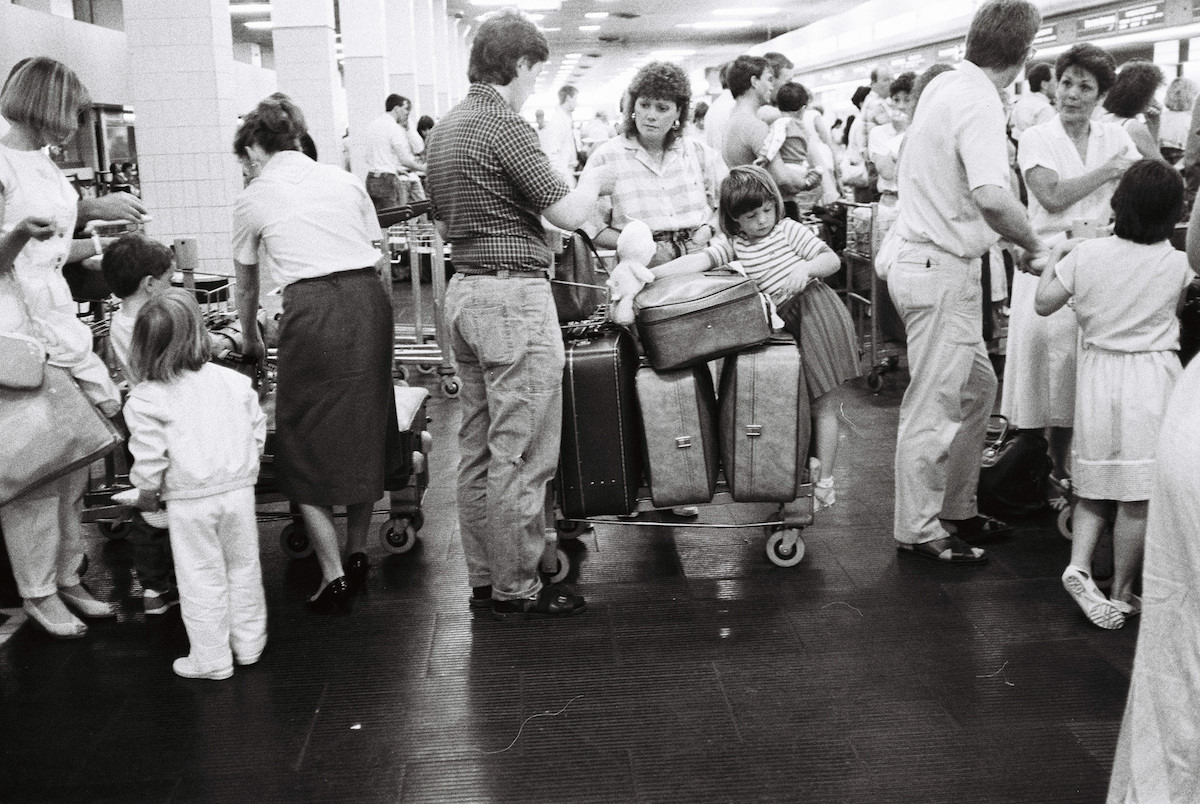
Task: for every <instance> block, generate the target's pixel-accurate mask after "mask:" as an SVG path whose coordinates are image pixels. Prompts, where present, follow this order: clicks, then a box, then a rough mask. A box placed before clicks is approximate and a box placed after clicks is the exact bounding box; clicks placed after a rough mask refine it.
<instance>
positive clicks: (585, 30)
mask: <svg viewBox="0 0 1200 804" xmlns="http://www.w3.org/2000/svg"><path fill="white" fill-rule="evenodd" d="M579 30H580V31H581V32H583V33H590V32H592V31H598V30H600V26H599V25H580V26H579Z"/></svg>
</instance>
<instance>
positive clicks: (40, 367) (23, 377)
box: [0, 333, 46, 391]
mask: <svg viewBox="0 0 1200 804" xmlns="http://www.w3.org/2000/svg"><path fill="white" fill-rule="evenodd" d="M45 371H46V350H45V349H44V348H42V344H41V343H40V342H39V341H38V340H37V339H35V338H31V337H29V336H28V335H19V334H17V333H8V334H0V388H5V389H9V390H12V391H32V390H34V389H35V388H40V387H41V386H42V378H43V376H45Z"/></svg>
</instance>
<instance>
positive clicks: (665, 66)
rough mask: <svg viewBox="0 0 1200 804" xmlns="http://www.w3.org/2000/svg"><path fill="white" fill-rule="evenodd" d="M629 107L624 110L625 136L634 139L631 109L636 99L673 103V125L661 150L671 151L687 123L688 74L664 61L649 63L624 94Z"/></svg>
mask: <svg viewBox="0 0 1200 804" xmlns="http://www.w3.org/2000/svg"><path fill="white" fill-rule="evenodd" d="M625 97H626V98H628V103H627V105H626V106H625V136H627V137H636V136H637V126H636V125H635V124H634V122H633V114H634V107H635V106H636V105H637V102H638V98H645V99H647V100H664V101H670V102H671V103H674V104H675V106H676V110H677V112H678V116H677V117H676V118H675V122H676V124H677V125H675V126H674V127H673V128H672V129H671V130H670V131H668V132H667V136H666V137H665V138H664V139H663V147H665V148H670V147H671V145H672V143H674V142H675V140H676V139H678V138H679V136H680V133H681V132H682V131H683V127H684V125H686V124H687V121H688V110H689V109H690V108H691V103H692V85H691V83H690V82H689V81H688V77H687V73H685V72H684V71H683V68H682V67H680V66H679V65H677V64H671V63H670V62H666V61H652V62H650V63H649V64H647V65H646V66H645V67H643V68H642V69H640V70H638V72H637V75H635V76H634V77H633V81H632V82H631V83H630V84H629V90H628V91H627V92H626V93H625Z"/></svg>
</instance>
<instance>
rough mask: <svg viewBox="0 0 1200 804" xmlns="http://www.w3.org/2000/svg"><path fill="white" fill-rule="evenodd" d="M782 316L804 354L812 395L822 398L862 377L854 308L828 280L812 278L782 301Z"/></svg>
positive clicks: (810, 393)
mask: <svg viewBox="0 0 1200 804" xmlns="http://www.w3.org/2000/svg"><path fill="white" fill-rule="evenodd" d="M778 312H779V317H780V318H782V319H783V322H784V324H785V325H786V329H787V331H788V332H790V333H791V334H792V337H794V338H795V339H796V345H797V346H798V347H799V348H800V353H801V354H803V355H804V377H805V379H806V381H807V382H808V398H809V399H810V400H811V399H819V398H820V397H822V396H824V395H825V394H827V393H829V392H830V391H832V390H833V389H834V388H837V387H838V386H839V385H841V384H842V383H844V382H846V381H847V380H853V379H854V378H855V377H859V376H861V374H862V371H861V370H860V369H859V363H858V343H857V339H856V338H855V335H854V322H853V321H852V320H851V319H850V312H849V311H848V310H847V309H846V305H844V304H842V300H841V299H839V298H838V295H837V294H836V293H834V292H833V291H832V290H830V288H829V286H828V285H826V284H825V283H824V282H821V281H819V280H818V281H815V282H810V283H809V285H808V287H806V288H805V289H804V290H803V291H801V292H800V293H799V294H798V295H796V296H793V297H792V298H790V299H788V300H787V301H785V302H784V303H783V304H781V305H779V308H778Z"/></svg>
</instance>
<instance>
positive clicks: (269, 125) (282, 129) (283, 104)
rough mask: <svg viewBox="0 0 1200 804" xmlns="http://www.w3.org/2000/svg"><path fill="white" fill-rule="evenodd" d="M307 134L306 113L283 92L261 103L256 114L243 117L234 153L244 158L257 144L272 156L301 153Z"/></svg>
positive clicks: (234, 139)
mask: <svg viewBox="0 0 1200 804" xmlns="http://www.w3.org/2000/svg"><path fill="white" fill-rule="evenodd" d="M307 133H308V128H307V126H306V125H305V122H304V113H303V112H302V111H300V107H299V106H297V105H296V104H295V103H294V102H293V101H292V99H291V98H289V97H288V96H287V95H284V94H283V93H282V92H276V93H275V94H273V95H268V96H267V97H265V98H263V99H262V100H261V101H259V103H258V106H256V107H254V111H252V112H250V114H248V115H246V116H245V117H244V118H242V124H241V126H239V127H238V130H237V135H236V136H234V138H233V152H234V153H235V154H237V155H238V156H245V155H246V149H247V148H248V147H250V146H251V145H257V146H259V147H260V148H262V149H263V150H264V151H266V152H267V153H269V154H277V153H279V152H280V151H299V150H301V147H300V141H301V139H302V138H303V137H304V135H306V134H307Z"/></svg>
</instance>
